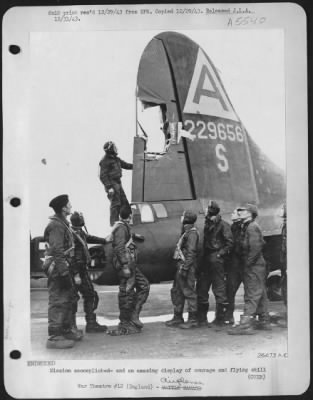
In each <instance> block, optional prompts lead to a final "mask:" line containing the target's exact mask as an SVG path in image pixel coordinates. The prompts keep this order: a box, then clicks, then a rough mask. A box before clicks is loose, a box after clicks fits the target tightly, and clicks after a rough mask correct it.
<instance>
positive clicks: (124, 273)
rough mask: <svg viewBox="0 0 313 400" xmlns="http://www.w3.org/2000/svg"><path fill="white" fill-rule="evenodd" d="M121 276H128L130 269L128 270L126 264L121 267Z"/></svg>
mask: <svg viewBox="0 0 313 400" xmlns="http://www.w3.org/2000/svg"><path fill="white" fill-rule="evenodd" d="M121 276H122V278H127V279H128V278H130V276H131V271H130V269H129V267H128V265H127V264H126V265H124V266H123V267H122V269H121Z"/></svg>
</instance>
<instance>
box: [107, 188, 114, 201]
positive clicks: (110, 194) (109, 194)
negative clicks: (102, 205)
mask: <svg viewBox="0 0 313 400" xmlns="http://www.w3.org/2000/svg"><path fill="white" fill-rule="evenodd" d="M113 196H114V189H113V188H111V189H109V191H108V198H109V199H112V198H113Z"/></svg>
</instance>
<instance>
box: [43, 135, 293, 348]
mask: <svg viewBox="0 0 313 400" xmlns="http://www.w3.org/2000/svg"><path fill="white" fill-rule="evenodd" d="M104 150H105V156H104V157H103V158H102V160H101V161H100V180H101V182H102V183H103V184H104V188H105V190H106V192H107V196H108V198H109V200H110V203H111V207H110V224H111V226H112V232H111V235H110V239H105V238H100V237H96V236H91V235H90V234H89V233H88V231H87V229H86V227H85V221H84V217H83V214H82V213H80V212H77V211H75V212H73V213H72V206H71V203H70V199H69V196H68V195H65V194H63V195H59V196H57V197H55V198H54V199H52V200H51V201H50V203H49V206H50V207H52V209H53V210H54V212H55V214H54V215H53V216H52V217H50V221H49V223H48V225H47V227H46V229H45V232H44V240H45V242H46V251H45V258H44V262H43V269H44V271H45V273H46V275H47V277H48V293H49V305H48V340H47V347H48V348H50V349H65V348H71V347H73V346H74V345H75V342H76V341H79V340H81V339H82V338H83V331H82V330H81V329H78V328H77V325H76V313H77V303H78V300H79V298H80V296H79V294H81V295H82V297H83V301H84V312H85V318H86V333H90V334H92V333H104V332H105V333H107V334H109V335H111V336H120V335H129V334H133V333H140V332H141V331H142V328H143V323H142V321H140V319H139V315H140V312H141V309H142V307H143V305H144V303H145V302H146V301H147V298H148V296H149V290H150V285H149V281H148V280H147V278H146V277H145V276H144V274H143V273H142V272H141V271H140V269H139V268H138V267H137V265H136V262H137V246H136V243H137V242H141V241H143V240H144V238H143V237H142V236H141V235H138V234H136V233H133V232H132V231H131V226H130V221H131V212H132V211H131V207H130V205H129V203H128V200H127V198H126V195H125V193H124V190H123V188H122V184H121V176H122V172H121V169H122V168H126V169H132V164H128V163H126V162H124V161H122V160H121V159H120V158H119V157H118V154H117V148H116V146H115V144H114V143H113V142H107V143H106V144H105V145H104ZM257 215H258V210H257V207H256V206H255V205H253V204H245V205H243V206H240V207H238V208H236V210H235V211H234V212H233V214H232V225H231V226H230V225H229V224H228V223H227V222H225V221H224V220H223V219H222V217H221V215H220V208H219V205H218V204H217V202H216V201H213V200H211V201H210V202H209V204H208V207H207V209H206V216H205V225H204V238H203V251H201V254H202V256H201V261H200V262H199V238H200V235H199V231H198V229H197V228H196V227H195V222H196V220H197V215H196V214H195V213H194V212H193V211H192V210H185V211H184V213H183V215H182V217H181V224H182V225H181V235H180V238H179V241H178V243H177V245H176V248H175V249H173V258H174V259H175V261H176V274H175V279H174V281H173V286H172V289H171V300H172V303H173V308H174V315H173V318H172V319H171V320H169V321H167V322H165V325H166V326H168V327H178V328H181V329H191V328H196V327H203V326H207V327H208V328H210V327H214V326H215V327H218V328H221V327H228V330H227V332H228V333H229V334H232V335H237V334H238V335H247V334H248V335H250V334H253V333H255V332H256V330H257V329H264V330H269V329H271V326H270V321H269V312H268V298H267V291H266V275H267V269H266V263H265V261H264V258H263V254H262V250H263V247H264V239H263V236H262V232H261V229H260V227H259V225H258V224H257V222H256V218H257ZM69 216H70V222H69V221H68V217H69ZM282 216H283V221H284V223H283V229H282V238H283V240H282V251H281V262H282V289H283V290H282V293H283V298H284V302H285V305H286V306H287V289H286V288H287V286H286V281H287V272H286V270H287V269H286V211H285V208H283V214H282ZM108 240H109V241H110V242H112V248H113V266H114V268H115V270H116V272H117V275H118V278H119V292H118V305H119V311H120V315H119V321H120V322H119V324H118V326H117V328H115V329H109V328H108V327H107V326H105V325H101V324H99V323H98V322H97V318H96V313H95V310H96V309H97V306H98V302H99V298H98V295H97V292H96V291H95V289H94V287H93V284H92V282H91V280H90V277H89V275H88V266H90V262H91V257H90V254H89V250H88V243H94V244H97V243H98V244H105V243H107V241H108ZM241 283H243V285H244V303H245V304H244V312H243V315H241V316H240V323H239V325H235V324H234V309H235V296H236V293H237V290H238V288H239V286H240V284H241ZM210 288H212V291H213V294H214V296H215V303H216V309H215V318H214V320H213V322H212V323H209V322H208V319H207V315H208V311H209V290H210ZM185 303H186V305H187V311H188V319H187V321H184V318H183V312H184V307H185Z"/></svg>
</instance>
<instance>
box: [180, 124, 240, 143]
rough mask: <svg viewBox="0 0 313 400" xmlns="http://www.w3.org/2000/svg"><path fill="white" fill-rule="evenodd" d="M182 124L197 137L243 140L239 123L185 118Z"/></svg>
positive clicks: (233, 140) (232, 140)
mask: <svg viewBox="0 0 313 400" xmlns="http://www.w3.org/2000/svg"><path fill="white" fill-rule="evenodd" d="M184 125H185V129H186V131H188V132H189V133H190V134H191V135H195V136H196V138H198V139H213V140H229V141H231V142H243V132H242V129H241V127H240V126H239V125H234V124H224V123H223V122H218V123H215V122H213V121H209V122H207V123H205V122H204V121H202V120H198V121H193V120H191V119H187V120H186V121H185V124H184Z"/></svg>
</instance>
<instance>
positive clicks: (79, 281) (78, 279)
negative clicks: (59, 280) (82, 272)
mask: <svg viewBox="0 0 313 400" xmlns="http://www.w3.org/2000/svg"><path fill="white" fill-rule="evenodd" d="M74 282H75V285H81V284H82V280H81V277H80V276H79V274H76V275H75V276H74Z"/></svg>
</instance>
